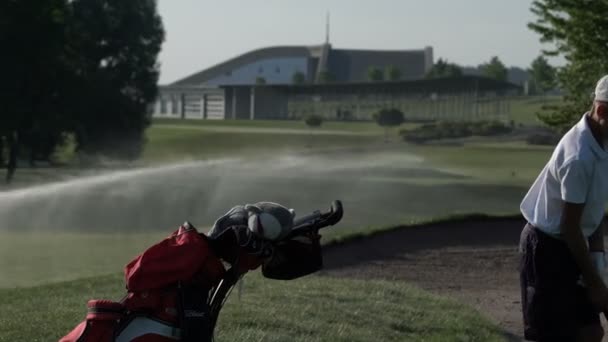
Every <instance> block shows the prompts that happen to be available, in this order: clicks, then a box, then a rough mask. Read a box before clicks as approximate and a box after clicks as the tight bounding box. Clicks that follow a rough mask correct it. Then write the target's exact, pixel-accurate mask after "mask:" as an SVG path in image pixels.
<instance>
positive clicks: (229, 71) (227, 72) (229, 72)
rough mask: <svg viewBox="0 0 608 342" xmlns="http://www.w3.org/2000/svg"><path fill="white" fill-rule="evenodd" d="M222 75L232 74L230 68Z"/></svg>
mask: <svg viewBox="0 0 608 342" xmlns="http://www.w3.org/2000/svg"><path fill="white" fill-rule="evenodd" d="M224 75H226V76H232V70H228V71H226V73H225V74H224Z"/></svg>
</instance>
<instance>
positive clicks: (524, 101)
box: [510, 96, 561, 125]
mask: <svg viewBox="0 0 608 342" xmlns="http://www.w3.org/2000/svg"><path fill="white" fill-rule="evenodd" d="M560 102H561V97H559V96H544V97H543V96H529V97H518V98H514V99H512V100H511V101H510V105H511V119H512V120H513V121H515V122H516V123H518V124H519V123H521V124H524V125H543V123H542V122H541V121H540V120H538V118H537V116H536V114H537V113H538V112H540V111H541V110H542V107H543V106H545V105H558V104H559V103H560Z"/></svg>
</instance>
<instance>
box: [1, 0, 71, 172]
mask: <svg viewBox="0 0 608 342" xmlns="http://www.w3.org/2000/svg"><path fill="white" fill-rule="evenodd" d="M68 19H69V8H68V3H67V0H31V1H1V2H0V46H3V47H4V48H5V49H6V50H7V53H2V54H0V65H1V66H2V68H3V70H2V86H1V87H2V88H1V89H0V139H4V141H5V142H6V145H7V146H6V150H7V151H8V156H7V160H8V162H7V169H8V170H7V171H8V172H7V181H10V180H11V178H12V176H13V174H14V172H15V169H16V168H17V159H18V155H17V154H18V153H19V151H24V150H30V151H31V153H30V154H31V155H34V154H35V152H36V151H35V149H36V148H37V147H39V145H40V144H39V143H38V142H39V141H40V139H38V137H40V136H43V137H46V136H50V135H55V136H56V137H57V138H58V137H59V133H58V132H60V131H61V130H62V127H61V126H60V125H61V124H62V123H63V122H64V120H63V119H62V117H61V116H59V114H60V112H61V111H60V106H59V105H60V103H61V102H62V101H61V96H62V94H63V93H64V92H63V88H62V87H63V85H64V84H65V83H64V79H65V77H64V76H65V73H66V70H67V63H66V61H65V59H64V51H65V46H66V44H65V43H66V25H67V20H68ZM49 143H50V146H51V149H52V147H53V146H54V144H55V143H57V141H49ZM47 154H48V153H47ZM47 156H48V155H47Z"/></svg>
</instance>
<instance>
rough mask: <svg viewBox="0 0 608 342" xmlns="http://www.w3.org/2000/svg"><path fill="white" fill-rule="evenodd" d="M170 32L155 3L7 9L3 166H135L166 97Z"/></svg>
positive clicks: (60, 2)
mask: <svg viewBox="0 0 608 342" xmlns="http://www.w3.org/2000/svg"><path fill="white" fill-rule="evenodd" d="M163 40H164V29H163V25H162V21H161V18H160V16H159V15H158V13H157V8H156V1H155V0H129V1H122V0H28V1H21V0H5V1H2V2H0V46H2V47H3V51H4V53H2V54H0V66H1V68H2V70H3V72H2V76H3V78H2V86H1V88H0V164H1V165H3V166H5V167H6V168H7V169H8V172H7V180H9V181H10V179H11V177H12V175H13V174H14V172H15V169H16V167H17V160H20V159H26V160H29V161H30V163H32V164H33V163H34V162H36V161H37V160H50V159H51V156H52V155H53V153H54V152H55V151H56V150H57V149H59V148H61V147H62V146H64V145H65V144H66V143H67V142H68V141H70V140H71V141H72V142H73V144H74V145H75V149H76V151H77V152H78V153H79V154H80V155H88V156H108V157H112V158H135V157H137V156H138V154H139V153H140V151H141V148H142V145H143V141H144V129H145V128H146V126H147V125H148V124H149V122H150V111H149V108H148V106H149V103H151V102H152V101H153V100H154V99H155V97H156V96H157V81H158V76H159V67H158V62H157V56H158V54H159V52H160V49H161V45H162V42H163Z"/></svg>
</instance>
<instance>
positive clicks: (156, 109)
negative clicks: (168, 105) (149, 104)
mask: <svg viewBox="0 0 608 342" xmlns="http://www.w3.org/2000/svg"><path fill="white" fill-rule="evenodd" d="M154 116H161V114H160V97H159V98H158V99H156V102H155V103H154Z"/></svg>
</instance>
